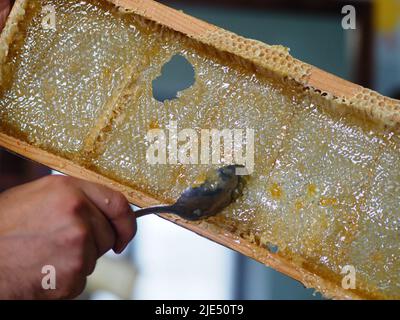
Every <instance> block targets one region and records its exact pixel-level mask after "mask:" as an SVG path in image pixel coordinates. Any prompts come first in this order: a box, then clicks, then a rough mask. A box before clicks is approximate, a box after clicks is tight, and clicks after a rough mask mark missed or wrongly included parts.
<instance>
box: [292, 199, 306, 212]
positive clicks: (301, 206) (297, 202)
mask: <svg viewBox="0 0 400 320" xmlns="http://www.w3.org/2000/svg"><path fill="white" fill-rule="evenodd" d="M294 207H295V208H296V210H301V209H303V208H304V203H303V201H301V200H297V201H296V203H295V204H294Z"/></svg>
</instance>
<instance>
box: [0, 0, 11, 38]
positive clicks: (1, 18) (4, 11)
mask: <svg viewBox="0 0 400 320" xmlns="http://www.w3.org/2000/svg"><path fill="white" fill-rule="evenodd" d="M10 9H11V3H10V1H9V0H0V31H1V30H2V29H3V27H4V25H5V23H6V20H7V16H8V14H9V13H10Z"/></svg>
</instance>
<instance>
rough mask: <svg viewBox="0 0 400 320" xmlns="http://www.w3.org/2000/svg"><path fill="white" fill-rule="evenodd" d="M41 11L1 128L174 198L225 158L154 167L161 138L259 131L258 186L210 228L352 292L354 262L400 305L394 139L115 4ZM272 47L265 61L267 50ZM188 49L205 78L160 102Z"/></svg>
mask: <svg viewBox="0 0 400 320" xmlns="http://www.w3.org/2000/svg"><path fill="white" fill-rule="evenodd" d="M46 5H52V6H54V8H55V9H56V13H57V25H56V29H55V30H44V29H43V28H42V25H41V21H42V18H43V14H42V8H43V7H44V6H46ZM28 6H29V7H28V10H27V14H26V16H25V18H24V19H23V20H22V21H21V22H20V23H19V35H18V36H17V37H15V39H14V40H13V42H12V43H10V50H9V54H8V56H7V60H6V62H5V63H4V64H3V65H2V72H3V75H5V76H3V81H2V83H1V84H0V97H1V100H0V129H1V131H2V132H5V133H7V134H9V135H12V136H15V137H17V138H19V139H22V140H25V141H27V142H29V143H31V144H33V145H36V146H39V147H41V148H43V149H45V150H48V151H50V152H53V153H55V154H57V155H61V156H63V157H67V158H70V159H73V160H74V161H76V162H78V163H80V164H82V165H84V166H86V167H88V168H90V169H91V170H93V171H96V172H98V173H100V174H102V175H104V176H107V177H110V178H112V179H114V180H116V181H118V182H121V183H123V184H125V185H127V186H130V187H133V188H135V189H138V190H141V191H143V192H145V193H147V194H150V195H152V196H154V197H156V198H157V199H160V201H165V202H173V201H174V200H175V199H176V198H177V197H178V196H179V195H180V193H181V192H182V191H183V190H184V189H185V188H186V187H187V186H188V185H190V184H191V183H193V182H195V181H197V180H198V181H200V180H201V178H202V177H204V174H205V172H206V171H208V170H209V169H210V167H219V166H221V165H222V164H224V163H225V161H224V159H221V160H220V161H219V162H218V163H213V164H185V165H183V164H179V163H174V162H173V161H172V162H170V163H168V164H150V163H149V162H148V160H147V159H146V151H147V150H148V148H149V146H150V143H151V142H150V141H148V139H147V138H146V134H147V133H148V132H149V130H154V129H160V130H165V131H166V132H170V136H169V139H171V138H173V137H172V136H171V132H172V135H176V134H177V133H176V132H175V131H174V130H177V131H179V130H183V129H187V128H190V129H194V130H195V132H196V133H197V134H198V136H199V137H200V136H201V133H202V130H205V129H219V130H222V129H226V128H228V129H246V128H250V129H253V130H254V132H255V137H254V140H255V141H254V142H255V143H254V145H255V154H254V163H255V166H254V172H253V173H252V174H251V176H250V177H249V181H248V183H247V188H246V189H245V191H244V194H243V196H242V198H241V199H240V201H238V202H236V203H234V204H233V205H231V206H230V207H228V208H227V209H226V210H225V211H224V212H222V213H221V214H219V215H217V216H216V217H212V218H209V219H208V222H209V223H211V224H214V225H218V226H220V227H222V228H224V229H226V230H228V231H230V232H235V233H237V234H238V235H240V236H242V237H244V238H247V239H250V240H251V241H253V242H254V243H255V244H257V245H258V246H261V247H263V248H265V250H268V249H269V248H272V247H273V248H275V249H277V250H278V251H277V253H276V254H278V255H281V256H282V257H285V258H287V259H289V260H291V261H293V262H295V263H296V264H299V265H301V266H302V267H303V268H305V269H307V270H309V271H311V272H312V273H315V274H317V275H319V276H321V277H322V278H324V279H328V280H330V281H333V282H334V283H336V284H337V285H339V286H340V285H341V284H340V283H341V279H342V277H343V275H342V274H341V271H342V268H343V267H344V266H346V265H353V266H354V267H355V268H356V270H357V288H356V289H355V291H356V292H357V293H358V294H360V295H361V296H364V297H373V298H376V297H378V298H381V297H384V298H400V262H399V253H400V248H399V235H400V232H399V231H400V213H399V211H398V203H399V202H400V174H399V172H400V158H399V151H400V150H399V139H398V136H397V135H396V134H395V133H393V132H390V130H383V129H382V128H380V127H377V126H375V125H374V124H373V123H370V122H368V121H360V120H359V119H357V117H354V116H351V115H350V114H349V115H334V114H331V113H329V114H328V113H327V112H326V111H325V109H324V108H322V107H321V106H319V105H318V104H316V103H315V101H313V100H312V99H311V98H310V97H309V96H308V95H307V92H304V91H302V90H300V89H298V88H296V87H295V86H289V85H284V84H282V83H280V82H279V81H277V80H273V79H271V78H269V77H267V76H266V75H261V74H258V73H254V72H250V71H249V70H248V69H246V68H245V66H242V65H238V64H235V63H233V62H228V61H225V60H224V59H221V57H217V56H214V55H213V54H211V53H210V52H208V51H206V50H202V48H201V47H198V46H196V45H194V44H193V43H192V42H191V41H189V40H187V39H185V38H184V37H183V36H182V35H179V34H176V33H174V32H173V31H171V30H167V29H157V28H154V25H153V24H151V23H150V22H149V23H147V22H146V21H144V20H143V19H142V18H140V17H138V16H136V15H135V14H133V13H123V12H121V11H119V10H118V9H117V8H115V7H114V6H112V5H110V4H108V3H106V2H98V1H94V0H81V1H76V0H42V1H31V2H29V4H28ZM221 41H222V40H221ZM222 45H224V43H221V46H222ZM226 45H228V44H226ZM232 50H233V49H232ZM263 50H264V49H262V48H261V47H260V52H256V53H257V56H258V57H259V58H262V57H263V56H264V55H267V54H268V52H267V51H268V50H267V51H265V52H264V51H263ZM177 54H178V55H181V56H183V57H185V58H186V59H187V60H188V61H189V62H190V63H191V65H192V66H193V69H194V72H195V82H194V84H193V85H192V86H191V87H189V88H187V89H185V90H183V91H182V92H179V94H178V97H177V99H173V100H166V101H164V102H159V101H157V100H156V99H154V97H153V92H152V81H153V80H154V79H155V78H157V77H158V76H159V75H160V73H161V69H162V66H163V65H164V64H165V63H167V62H168V61H169V60H170V59H171V58H172V57H173V56H174V55H177ZM285 54H286V51H285V50H283V49H282V55H285ZM271 63H273V61H272V62H271ZM287 68H288V70H289V71H290V70H291V69H290V68H295V69H296V70H294V72H297V73H298V77H299V78H301V77H303V76H304V74H305V72H306V71H304V70H300V67H299V66H298V65H296V64H294V65H290V66H289V65H288V66H287ZM175 126H176V128H175ZM169 150H170V149H169ZM274 251H276V250H274ZM371 262H372V263H371Z"/></svg>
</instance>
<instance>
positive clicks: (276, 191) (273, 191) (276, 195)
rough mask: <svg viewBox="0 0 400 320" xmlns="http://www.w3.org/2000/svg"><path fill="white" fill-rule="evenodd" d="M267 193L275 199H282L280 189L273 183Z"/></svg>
mask: <svg viewBox="0 0 400 320" xmlns="http://www.w3.org/2000/svg"><path fill="white" fill-rule="evenodd" d="M269 192H270V193H271V196H272V197H273V198H275V199H280V198H281V197H282V194H283V192H282V188H281V187H280V186H279V184H277V183H276V182H274V183H273V184H272V185H271V187H270V188H269Z"/></svg>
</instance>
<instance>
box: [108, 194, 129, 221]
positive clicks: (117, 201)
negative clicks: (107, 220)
mask: <svg viewBox="0 0 400 320" xmlns="http://www.w3.org/2000/svg"><path fill="white" fill-rule="evenodd" d="M111 206H112V211H113V217H114V218H117V217H120V216H123V215H125V214H126V213H127V212H128V209H129V203H128V200H126V198H125V196H124V195H123V194H122V193H118V192H115V194H114V195H113V198H112V200H111Z"/></svg>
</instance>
